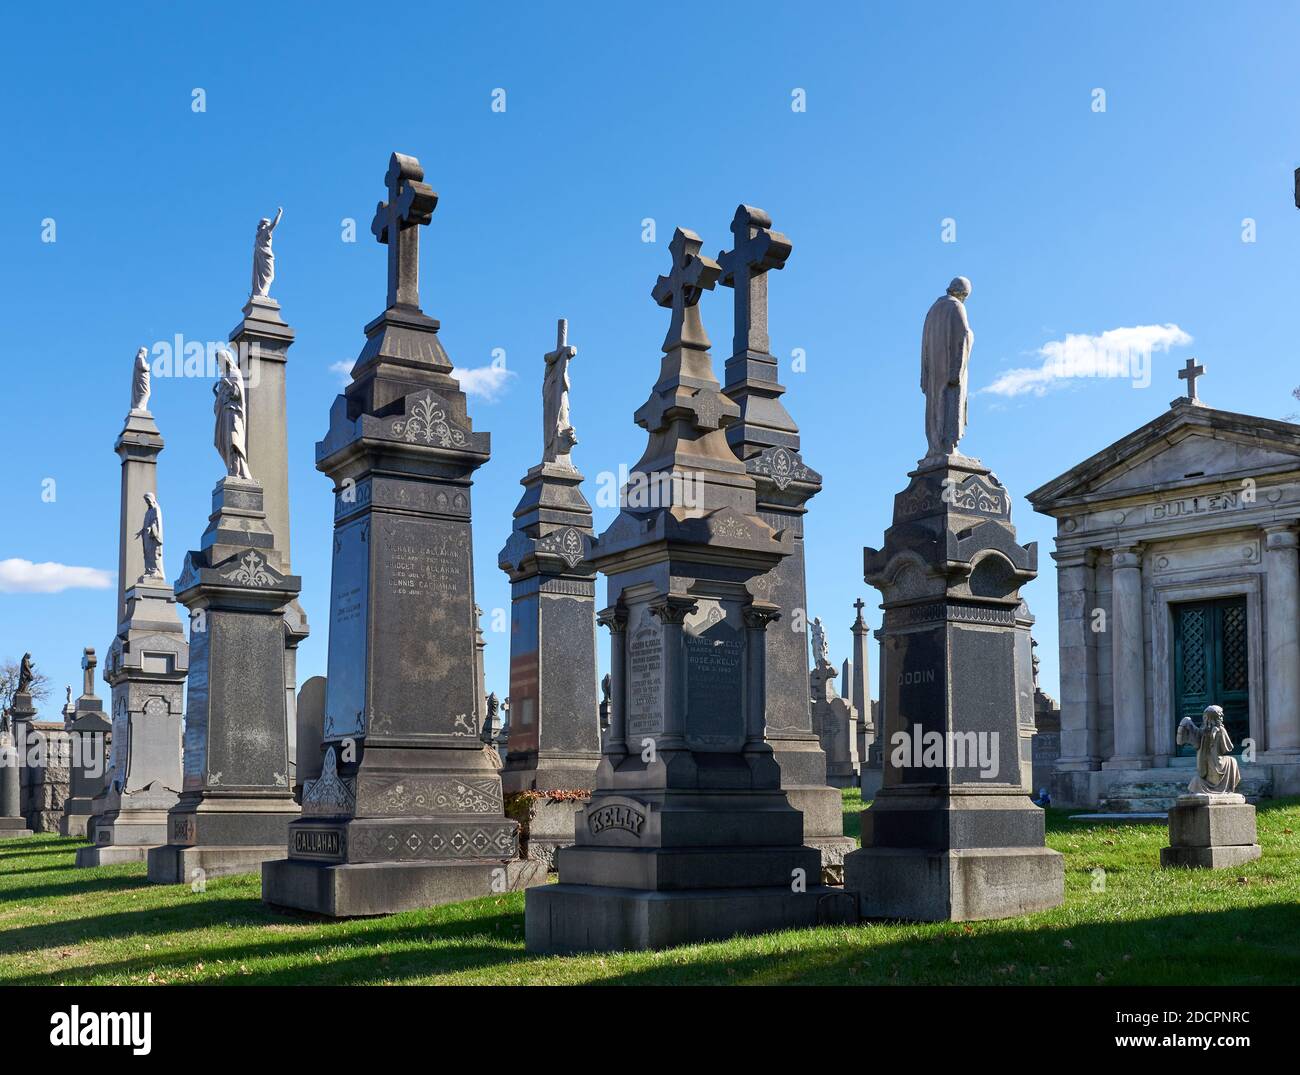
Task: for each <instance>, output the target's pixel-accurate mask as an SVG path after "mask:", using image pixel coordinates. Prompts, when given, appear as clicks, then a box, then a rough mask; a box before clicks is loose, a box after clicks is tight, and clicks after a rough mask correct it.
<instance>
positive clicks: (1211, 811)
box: [1160, 705, 1260, 870]
mask: <svg viewBox="0 0 1300 1075" xmlns="http://www.w3.org/2000/svg"><path fill="white" fill-rule="evenodd" d="M1178 744H1179V745H1180V746H1182V745H1183V744H1188V745H1190V746H1194V747H1195V748H1196V774H1195V775H1194V776H1193V777H1192V780H1191V783H1190V784H1188V785H1187V794H1185V795H1180V796H1179V797H1178V801H1177V802H1176V803H1175V804H1174V806H1173V808H1172V809H1171V810H1170V811H1169V846H1168V847H1162V848H1161V849H1160V865H1161V866H1164V867H1166V868H1168V867H1176V866H1185V867H1189V868H1201V869H1211V870H1221V869H1226V868H1228V867H1230V866H1240V865H1241V864H1242V863H1245V862H1251V861H1253V860H1254V859H1257V858H1259V857H1260V848H1259V842H1258V837H1257V835H1256V828H1255V807H1254V806H1253V805H1251V804H1250V803H1248V802H1246V797H1245V796H1244V795H1242V794H1240V793H1239V792H1238V791H1237V788H1238V787H1240V786H1241V769H1240V767H1239V766H1238V764H1237V759H1236V758H1234V757H1233V756H1232V749H1233V747H1232V740H1231V739H1230V738H1229V736H1228V730H1227V728H1226V727H1225V726H1224V720H1223V709H1222V707H1220V706H1217V705H1212V706H1207V707H1206V709H1205V713H1204V715H1203V717H1202V722H1201V724H1200V726H1197V725H1196V724H1195V723H1193V721H1192V718H1191V717H1184V718H1183V719H1182V721H1181V722H1180V723H1179V725H1178Z"/></svg>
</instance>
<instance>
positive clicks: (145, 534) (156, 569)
mask: <svg viewBox="0 0 1300 1075" xmlns="http://www.w3.org/2000/svg"><path fill="white" fill-rule="evenodd" d="M144 503H145V509H144V523H143V525H142V526H141V527H140V529H139V530H138V531H137V532H136V535H135V536H136V537H138V538H139V539H140V540H141V541H142V542H143V543H144V574H143V575H142V576H141V578H148V579H162V578H166V577H167V576H166V575H165V574H164V572H163V558H162V553H163V519H162V508H160V507H159V506H158V498H157V497H156V496H154V495H153V493H145V494H144Z"/></svg>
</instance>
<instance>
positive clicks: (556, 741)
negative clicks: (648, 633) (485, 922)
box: [497, 320, 600, 865]
mask: <svg viewBox="0 0 1300 1075" xmlns="http://www.w3.org/2000/svg"><path fill="white" fill-rule="evenodd" d="M576 354H577V348H574V347H570V346H569V342H568V322H567V321H563V320H562V321H560V323H559V328H558V331H557V337H556V345H555V350H554V351H552V352H550V353H549V354H548V355H547V356H546V360H545V361H546V376H545V379H544V386H543V400H542V402H543V414H544V421H543V434H544V435H543V451H542V461H541V462H540V463H539V464H538V465H537V466H535V467H533V468H532V469H530V470H529V471H528V473H527V474H525V475H524V477H523V478H522V479H521V480H520V484H521V485H522V486H523V487H524V494H523V496H522V497H521V498H520V500H519V504H518V506H517V507H516V508H515V513H514V520H515V521H514V530H513V532H512V533H511V535H510V540H509V541H507V542H506V544H505V547H504V548H503V549H502V550H501V552H500V554H499V555H498V558H497V564H498V566H499V567H500V568H501V570H502V571H504V572H505V573H506V574H507V575H509V576H510V594H511V616H510V697H511V699H512V704H513V705H514V715H515V720H514V722H513V726H512V727H511V730H510V741H509V744H508V748H507V752H506V763H505V768H504V769H503V770H502V772H501V781H502V785H503V787H504V788H505V791H506V794H512V793H515V792H531V791H536V792H540V793H542V795H543V797H542V798H539V799H537V800H535V801H534V802H533V804H532V809H531V816H530V818H529V823H528V843H527V855H528V857H529V858H531V859H537V860H538V861H541V862H545V863H547V864H548V865H549V864H550V863H551V862H552V860H553V858H554V855H555V849H556V848H557V847H563V846H565V845H567V844H571V843H572V842H573V821H574V815H575V813H576V811H577V810H578V809H580V808H581V807H582V806H583V805H584V804H585V802H586V800H585V798H582V799H579V798H574V797H572V795H571V794H570V795H568V796H566V797H563V798H559V797H553V796H551V797H548V796H547V794H546V793H549V792H557V791H560V792H567V793H572V792H575V791H586V792H590V791H591V789H592V788H594V787H595V786H596V767H597V765H598V764H599V761H600V726H599V710H598V704H597V701H596V582H595V576H596V569H595V568H594V567H592V566H591V564H590V563H589V562H588V561H587V558H586V546H587V541H588V539H589V538H590V537H591V532H592V528H591V505H590V504H588V503H587V500H586V498H585V497H584V496H583V495H582V474H581V473H579V471H578V469H577V467H575V466H574V465H573V462H572V460H571V459H570V456H569V450H570V448H572V446H573V445H574V444H576V443H577V437H576V435H575V434H574V431H573V427H572V426H571V425H569V424H568V416H569V401H568V393H569V377H568V372H567V366H568V363H569V361H570V359H572V358H573V357H574V356H575V355H576Z"/></svg>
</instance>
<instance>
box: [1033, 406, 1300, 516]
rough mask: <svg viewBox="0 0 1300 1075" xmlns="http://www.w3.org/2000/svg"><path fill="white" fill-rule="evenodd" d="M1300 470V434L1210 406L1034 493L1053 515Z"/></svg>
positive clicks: (1172, 417) (1167, 421)
mask: <svg viewBox="0 0 1300 1075" xmlns="http://www.w3.org/2000/svg"><path fill="white" fill-rule="evenodd" d="M1292 469H1296V470H1300V426H1297V425H1293V424H1291V423H1289V422H1279V421H1275V420H1272V419H1267V418H1256V417H1253V416H1251V415H1244V414H1234V413H1232V412H1230V411H1219V410H1214V409H1212V408H1210V407H1204V406H1188V405H1176V406H1175V407H1174V408H1173V409H1171V410H1170V411H1169V412H1168V413H1166V414H1163V415H1161V416H1160V417H1159V418H1157V419H1156V420H1155V421H1153V422H1149V423H1148V424H1147V425H1145V426H1143V427H1142V428H1141V429H1139V430H1137V431H1136V432H1134V433H1131V434H1129V435H1128V436H1127V437H1124V438H1123V439H1121V440H1118V441H1116V442H1115V443H1114V444H1112V445H1110V446H1109V447H1107V448H1104V449H1103V450H1102V451H1100V452H1098V453H1096V454H1095V455H1093V456H1091V457H1090V458H1088V459H1086V460H1084V461H1083V462H1082V463H1080V464H1079V465H1078V466H1075V467H1073V468H1071V469H1070V470H1068V471H1066V472H1065V473H1064V474H1062V475H1060V476H1059V477H1057V478H1054V479H1053V480H1052V481H1050V482H1048V483H1047V484H1045V485H1043V486H1041V487H1039V488H1038V489H1035V490H1034V491H1033V492H1031V493H1030V494H1029V495H1028V497H1027V499H1028V500H1029V502H1030V503H1031V504H1032V505H1033V506H1034V508H1035V509H1036V510H1038V511H1042V512H1045V513H1048V514H1051V513H1052V511H1053V509H1055V508H1057V507H1066V506H1071V505H1075V504H1078V503H1080V502H1087V501H1090V500H1109V499H1120V498H1123V497H1127V496H1132V495H1135V494H1141V493H1144V492H1148V491H1152V490H1161V489H1170V488H1178V487H1180V486H1192V485H1200V484H1204V483H1205V482H1207V481H1214V480H1215V479H1216V478H1223V479H1241V478H1245V477H1250V476H1254V475H1260V474H1270V473H1281V472H1285V471H1288V470H1292Z"/></svg>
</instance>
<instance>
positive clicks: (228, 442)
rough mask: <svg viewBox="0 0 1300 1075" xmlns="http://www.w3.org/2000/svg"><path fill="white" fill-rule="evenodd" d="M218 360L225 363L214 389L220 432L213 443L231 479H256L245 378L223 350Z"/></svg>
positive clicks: (215, 411)
mask: <svg viewBox="0 0 1300 1075" xmlns="http://www.w3.org/2000/svg"><path fill="white" fill-rule="evenodd" d="M217 359H218V361H219V362H220V363H221V370H222V372H221V377H220V379H219V380H218V381H217V383H216V384H215V385H213V386H212V394H213V395H214V396H216V400H215V401H214V402H213V405H212V413H213V414H215V415H216V419H217V424H216V431H215V433H214V435H213V443H215V444H216V446H217V452H218V454H220V456H221V460H222V462H224V463H225V464H226V474H227V476H228V477H231V478H252V476H253V475H252V472H251V471H250V470H249V469H248V440H247V434H246V433H245V429H244V423H245V420H246V419H247V417H248V408H247V404H246V402H245V398H244V378H243V375H242V374H241V373H240V372H239V364H238V363H237V362H236V361H235V356H234V355H232V354H231V353H230V352H229V351H224V350H223V351H220V352H218V354H217Z"/></svg>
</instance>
